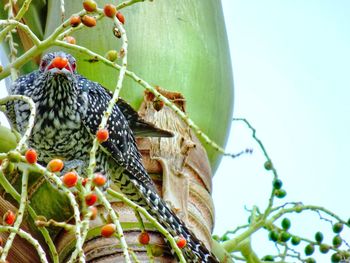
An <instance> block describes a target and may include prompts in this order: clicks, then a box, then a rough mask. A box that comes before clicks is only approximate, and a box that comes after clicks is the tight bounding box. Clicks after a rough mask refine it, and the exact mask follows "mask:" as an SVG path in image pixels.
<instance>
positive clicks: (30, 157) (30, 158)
mask: <svg viewBox="0 0 350 263" xmlns="http://www.w3.org/2000/svg"><path fill="white" fill-rule="evenodd" d="M25 156H26V160H27V162H28V163H30V164H33V163H36V161H37V160H38V154H37V153H36V151H35V150H34V149H29V150H27V151H26V154H25Z"/></svg>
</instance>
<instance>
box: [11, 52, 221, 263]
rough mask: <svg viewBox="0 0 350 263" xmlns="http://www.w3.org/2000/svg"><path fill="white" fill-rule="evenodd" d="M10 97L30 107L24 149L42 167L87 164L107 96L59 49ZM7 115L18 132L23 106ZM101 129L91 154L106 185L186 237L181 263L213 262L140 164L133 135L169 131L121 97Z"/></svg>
mask: <svg viewBox="0 0 350 263" xmlns="http://www.w3.org/2000/svg"><path fill="white" fill-rule="evenodd" d="M10 94H13V95H25V96H27V97H30V98H31V99H32V100H33V101H34V103H35V106H36V116H35V122H34V126H33V129H32V134H31V136H30V138H29V140H28V145H29V147H32V148H34V149H36V150H37V152H38V160H39V162H41V163H44V164H47V163H48V162H49V161H50V160H52V159H53V158H61V159H63V160H64V161H67V163H68V162H70V161H72V162H74V161H75V160H77V161H79V163H82V166H83V167H85V168H86V167H87V166H88V163H89V152H90V150H91V147H92V145H93V141H94V138H95V136H96V132H97V131H98V129H99V124H100V122H101V120H102V117H103V116H104V113H105V111H106V109H107V106H108V103H109V101H110V100H111V98H112V96H113V94H112V93H111V92H110V91H108V90H107V89H106V88H104V87H103V86H102V85H100V84H99V83H97V82H94V81H91V80H89V79H88V78H86V77H84V76H82V75H80V74H78V72H77V62H76V59H75V58H74V57H73V56H72V55H70V54H68V53H65V52H62V51H57V52H51V53H47V54H45V55H44V56H43V57H42V58H41V61H40V64H39V69H38V70H35V71H33V72H31V73H29V74H26V75H22V76H20V77H19V78H18V79H17V80H16V81H14V83H13V84H12V86H11V88H10ZM7 111H8V116H9V119H10V122H11V123H12V126H13V127H14V128H15V129H16V130H18V131H19V132H20V133H22V134H23V133H24V132H25V129H26V127H27V124H28V119H29V115H30V109H29V105H28V104H26V103H25V102H23V101H15V102H9V103H8V105H7ZM106 128H107V130H108V132H109V137H108V140H107V141H105V142H103V143H101V144H100V146H99V149H98V151H97V153H96V160H97V161H96V169H95V172H97V171H98V172H101V173H104V174H105V175H106V176H107V177H108V181H109V182H110V183H111V184H115V185H116V186H117V187H119V189H120V190H121V192H122V193H123V194H124V195H125V196H126V197H128V198H129V199H130V200H132V201H134V202H135V203H136V204H138V205H140V206H142V207H144V208H145V209H146V210H147V211H148V212H149V213H150V214H151V215H152V216H153V217H155V218H156V219H157V221H158V222H159V223H160V224H161V225H162V226H163V227H165V228H166V229H167V231H169V233H170V234H171V235H172V236H173V237H178V236H181V237H183V238H184V239H186V241H187V245H186V246H185V247H184V248H183V249H182V251H183V254H184V257H185V258H186V261H187V262H219V261H218V259H217V258H216V257H215V256H214V255H213V254H212V253H211V252H210V251H209V250H208V249H207V248H206V246H205V245H204V244H203V243H202V242H201V241H200V240H199V239H198V238H196V237H195V235H194V234H193V233H192V231H191V230H189V229H188V227H187V226H186V225H185V223H184V222H183V221H182V220H181V219H180V218H179V217H177V216H176V214H175V213H174V212H173V211H172V210H171V209H170V208H169V206H168V205H167V204H166V202H165V201H164V200H163V199H162V198H161V197H160V196H159V194H158V193H157V190H156V188H155V186H154V184H153V182H152V180H151V178H150V176H149V175H148V173H147V171H146V169H145V167H144V166H143V164H142V156H141V154H140V152H139V150H138V148H137V145H136V140H135V136H158V137H171V136H172V133H171V132H169V131H164V130H161V129H159V128H156V127H155V126H154V125H152V124H150V123H148V122H146V121H144V120H142V118H141V117H139V115H138V113H137V112H136V111H135V110H134V109H133V108H132V107H131V106H130V105H129V104H128V103H127V102H126V101H124V100H122V99H121V98H119V99H118V100H117V103H116V104H115V106H114V107H113V110H112V113H111V115H110V117H109V118H108V121H107V124H106ZM65 165H66V163H65Z"/></svg>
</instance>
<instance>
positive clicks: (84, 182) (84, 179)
mask: <svg viewBox="0 0 350 263" xmlns="http://www.w3.org/2000/svg"><path fill="white" fill-rule="evenodd" d="M88 181H89V179H87V178H83V180H81V184H82V185H83V186H85V185H86V183H87V182H88Z"/></svg>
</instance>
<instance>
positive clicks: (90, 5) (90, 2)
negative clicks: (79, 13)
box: [83, 0, 97, 12]
mask: <svg viewBox="0 0 350 263" xmlns="http://www.w3.org/2000/svg"><path fill="white" fill-rule="evenodd" d="M83 7H84V9H85V10H86V11H88V12H94V11H96V8H97V4H96V2H95V1H94V0H85V1H83Z"/></svg>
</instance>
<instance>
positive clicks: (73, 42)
mask: <svg viewBox="0 0 350 263" xmlns="http://www.w3.org/2000/svg"><path fill="white" fill-rule="evenodd" d="M63 41H65V42H67V43H69V44H72V45H75V44H76V43H77V41H76V40H75V38H74V37H72V36H66V37H64V38H63Z"/></svg>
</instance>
